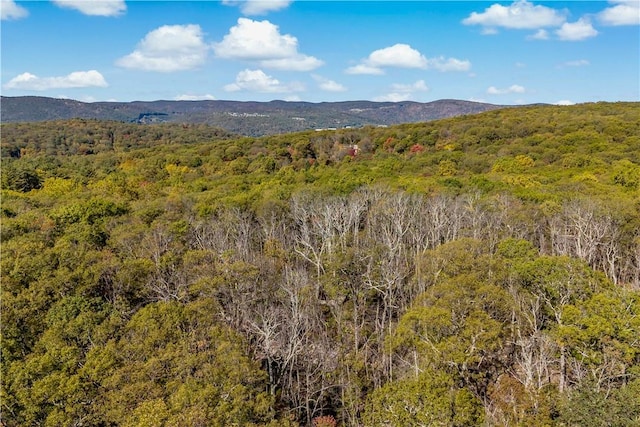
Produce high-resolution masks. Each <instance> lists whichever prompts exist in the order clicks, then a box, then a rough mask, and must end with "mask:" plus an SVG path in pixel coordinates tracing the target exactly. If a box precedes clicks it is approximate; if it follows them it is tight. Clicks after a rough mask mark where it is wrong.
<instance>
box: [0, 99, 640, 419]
mask: <svg viewBox="0 0 640 427" xmlns="http://www.w3.org/2000/svg"><path fill="white" fill-rule="evenodd" d="M0 130H1V132H2V199H1V211H0V213H1V215H2V216H1V229H0V238H1V243H2V247H1V250H2V257H1V260H0V261H1V264H0V267H1V271H0V273H1V277H2V301H1V303H2V311H1V315H2V319H1V320H2V322H1V329H2V339H1V351H2V352H1V357H2V363H1V369H2V371H1V377H2V389H1V393H2V395H1V396H0V401H1V402H2V411H1V417H2V420H1V422H2V424H3V425H7V426H36V425H51V426H54V425H55V426H65V425H91V426H179V425H181V426H182V425H189V426H229V425H245V426H250V425H255V426H258V425H265V426H266V425H268V426H276V425H278V426H294V425H303V426H304V425H309V426H336V425H338V426H390V425H391V426H419V425H447V426H450V425H453V426H477V425H492V426H493V425H496V426H498V425H500V426H507V425H509V426H511V425H527V426H633V425H638V423H640V398H639V397H638V396H640V343H639V342H638V336H640V292H639V290H640V104H639V103H597V104H583V105H576V106H532V107H521V108H517V109H515V108H510V109H502V110H494V111H489V112H485V113H481V114H477V115H470V116H464V117H455V118H449V119H443V120H438V121H433V122H428V123H415V124H405V125H398V126H390V127H388V128H380V127H364V128H361V129H342V130H337V131H321V132H316V131H305V132H300V133H294V134H288V135H273V136H267V137H261V138H254V137H237V136H233V135H231V134H229V133H227V132H225V131H222V130H220V129H219V128H215V127H210V126H208V125H181V124H150V125H144V126H142V125H135V124H127V123H122V122H106V121H97V120H88V119H82V120H81V119H75V120H68V121H53V122H43V123H21V124H13V123H3V124H2V127H1V129H0Z"/></svg>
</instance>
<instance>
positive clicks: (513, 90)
mask: <svg viewBox="0 0 640 427" xmlns="http://www.w3.org/2000/svg"><path fill="white" fill-rule="evenodd" d="M524 92H525V89H524V87H522V86H520V85H511V86H509V87H508V88H505V89H498V88H497V87H495V86H489V88H488V89H487V93H488V94H489V95H507V94H509V93H524Z"/></svg>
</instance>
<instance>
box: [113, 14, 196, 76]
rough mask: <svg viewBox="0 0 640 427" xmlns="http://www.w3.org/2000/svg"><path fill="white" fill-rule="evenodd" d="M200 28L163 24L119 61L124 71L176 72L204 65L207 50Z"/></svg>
mask: <svg viewBox="0 0 640 427" xmlns="http://www.w3.org/2000/svg"><path fill="white" fill-rule="evenodd" d="M202 37H203V36H202V30H201V29H200V26H199V25H193V24H191V25H164V26H162V27H160V28H157V29H155V30H153V31H151V32H149V33H148V34H147V35H146V36H145V37H144V39H142V40H141V41H140V43H138V46H137V47H136V50H134V51H133V52H131V53H130V54H129V55H127V56H123V57H122V58H120V59H118V60H117V61H116V65H119V66H120V67H124V68H133V69H140V70H145V71H159V72H173V71H182V70H190V69H193V68H197V67H198V66H200V65H202V64H203V63H204V62H205V60H206V58H207V50H208V47H207V45H206V44H205V43H204V41H203V38H202Z"/></svg>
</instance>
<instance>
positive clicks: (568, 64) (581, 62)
mask: <svg viewBox="0 0 640 427" xmlns="http://www.w3.org/2000/svg"><path fill="white" fill-rule="evenodd" d="M586 65H589V61H587V60H586V59H577V60H575V61H567V62H563V63H562V64H561V67H584V66H586Z"/></svg>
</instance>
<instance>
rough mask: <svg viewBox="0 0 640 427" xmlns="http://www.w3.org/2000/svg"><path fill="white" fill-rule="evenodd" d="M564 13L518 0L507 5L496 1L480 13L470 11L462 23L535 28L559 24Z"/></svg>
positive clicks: (563, 19) (492, 26) (562, 20)
mask: <svg viewBox="0 0 640 427" xmlns="http://www.w3.org/2000/svg"><path fill="white" fill-rule="evenodd" d="M565 15H566V13H565V12H561V11H558V10H556V9H552V8H549V7H546V6H540V5H537V6H534V5H533V3H529V2H528V1H527V0H518V1H515V2H514V3H512V4H511V5H509V6H503V5H501V4H497V3H496V4H493V5H491V6H489V7H488V8H486V9H485V10H484V12H482V13H477V12H472V13H471V15H469V16H468V17H467V18H465V19H464V20H462V23H463V24H465V25H482V26H483V27H488V28H495V27H502V28H510V29H521V30H522V29H536V28H541V27H556V26H558V25H561V24H562V23H563V22H564V21H565Z"/></svg>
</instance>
